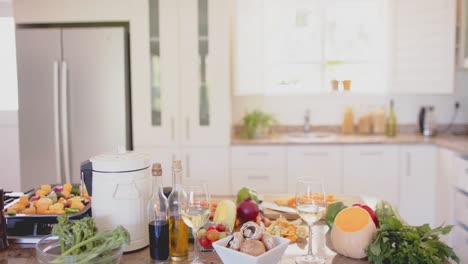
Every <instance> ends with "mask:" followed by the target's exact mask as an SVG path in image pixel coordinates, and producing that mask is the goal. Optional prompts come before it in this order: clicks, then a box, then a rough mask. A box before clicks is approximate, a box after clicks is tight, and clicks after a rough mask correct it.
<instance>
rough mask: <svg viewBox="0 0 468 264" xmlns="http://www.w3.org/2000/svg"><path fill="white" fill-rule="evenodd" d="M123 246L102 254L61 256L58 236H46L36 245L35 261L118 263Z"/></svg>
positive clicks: (44, 262)
mask: <svg viewBox="0 0 468 264" xmlns="http://www.w3.org/2000/svg"><path fill="white" fill-rule="evenodd" d="M124 248H125V244H123V245H121V246H118V247H115V248H112V249H109V250H108V251H106V252H104V253H102V254H97V255H96V254H94V253H83V254H79V255H69V256H63V257H62V256H61V253H60V240H59V237H58V236H54V235H48V236H45V237H44V238H42V239H41V240H40V241H39V242H38V243H37V244H36V259H37V262H38V263H40V264H46V263H92V264H110V263H119V261H120V258H121V257H122V253H123V250H124Z"/></svg>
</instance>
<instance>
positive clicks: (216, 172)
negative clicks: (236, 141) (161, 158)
mask: <svg viewBox="0 0 468 264" xmlns="http://www.w3.org/2000/svg"><path fill="white" fill-rule="evenodd" d="M181 153H182V166H183V168H184V175H183V179H182V182H183V183H184V184H200V183H206V184H207V185H208V190H209V192H210V194H213V195H226V194H228V193H230V190H231V183H230V180H229V148H228V147H203V148H197V147H191V148H184V149H183V150H182V152H181Z"/></svg>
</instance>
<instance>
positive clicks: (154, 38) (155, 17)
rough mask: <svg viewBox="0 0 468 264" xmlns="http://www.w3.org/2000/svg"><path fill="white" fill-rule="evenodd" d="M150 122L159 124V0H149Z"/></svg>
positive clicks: (154, 124)
mask: <svg viewBox="0 0 468 264" xmlns="http://www.w3.org/2000/svg"><path fill="white" fill-rule="evenodd" d="M149 12H150V13H149V20H150V25H149V28H150V60H151V62H150V64H151V124H152V125H153V126H161V68H160V50H159V49H160V43H159V0H149Z"/></svg>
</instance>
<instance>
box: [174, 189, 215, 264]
mask: <svg viewBox="0 0 468 264" xmlns="http://www.w3.org/2000/svg"><path fill="white" fill-rule="evenodd" d="M183 197H184V198H183V199H182V201H181V202H182V204H181V211H182V219H183V220H184V223H185V224H186V225H187V226H189V227H190V228H192V233H193V238H194V239H193V241H194V251H193V260H192V263H200V258H199V254H198V239H197V233H198V230H199V229H200V228H201V227H202V226H204V225H205V224H206V223H207V222H208V219H209V217H210V195H209V193H208V188H207V186H206V184H201V185H188V186H184V196H183Z"/></svg>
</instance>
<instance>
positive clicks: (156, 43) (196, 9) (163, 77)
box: [133, 0, 231, 148]
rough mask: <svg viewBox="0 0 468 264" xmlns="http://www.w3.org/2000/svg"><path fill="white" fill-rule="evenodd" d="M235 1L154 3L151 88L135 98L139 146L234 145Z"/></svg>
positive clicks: (151, 9) (162, 0) (160, 0)
mask: <svg viewBox="0 0 468 264" xmlns="http://www.w3.org/2000/svg"><path fill="white" fill-rule="evenodd" d="M230 1H231V0H149V40H148V42H149V49H148V57H149V65H150V67H149V68H150V82H149V84H148V88H147V89H144V92H142V90H143V89H140V88H138V90H139V91H140V92H139V93H135V94H136V96H140V98H138V102H140V103H141V104H138V105H135V106H133V109H134V111H136V112H137V114H136V115H135V116H136V120H134V124H133V125H134V128H135V129H134V142H135V146H136V147H137V148H138V147H152V146H158V147H159V146H179V145H196V146H221V145H227V144H229V136H230V114H229V113H230V104H229V103H230V98H229V93H230V89H229V81H230V76H229V52H230V51H229V32H230V25H229V19H230V13H229V6H230Z"/></svg>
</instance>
